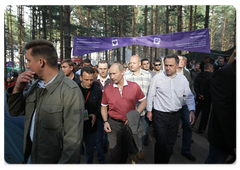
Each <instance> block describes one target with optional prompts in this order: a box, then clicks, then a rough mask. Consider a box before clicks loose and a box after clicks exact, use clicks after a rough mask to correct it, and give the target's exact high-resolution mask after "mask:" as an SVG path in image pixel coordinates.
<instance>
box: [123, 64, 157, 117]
mask: <svg viewBox="0 0 240 170" xmlns="http://www.w3.org/2000/svg"><path fill="white" fill-rule="evenodd" d="M124 78H125V79H126V80H127V81H132V82H135V83H137V84H138V85H139V86H140V87H141V89H142V91H143V93H144V95H145V96H146V97H147V95H148V89H149V87H150V84H151V80H152V76H151V73H149V72H148V71H145V70H143V69H141V68H140V73H139V75H135V73H134V72H133V71H131V70H128V71H126V72H125V73H124ZM139 104H140V103H139V102H138V103H137V105H136V107H138V106H139ZM145 111H146V110H143V112H142V113H141V114H140V116H144V115H145Z"/></svg>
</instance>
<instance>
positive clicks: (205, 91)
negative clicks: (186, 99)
mask: <svg viewBox="0 0 240 170" xmlns="http://www.w3.org/2000/svg"><path fill="white" fill-rule="evenodd" d="M211 77H212V73H210V72H208V71H203V72H201V73H198V75H197V76H196V77H195V81H194V90H195V93H196V96H199V95H203V97H204V98H211V94H210V80H211Z"/></svg>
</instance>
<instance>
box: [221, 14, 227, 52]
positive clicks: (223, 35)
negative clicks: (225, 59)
mask: <svg viewBox="0 0 240 170" xmlns="http://www.w3.org/2000/svg"><path fill="white" fill-rule="evenodd" d="M226 23H227V12H226V10H225V14H224V23H223V31H222V48H221V50H222V51H225V30H226Z"/></svg>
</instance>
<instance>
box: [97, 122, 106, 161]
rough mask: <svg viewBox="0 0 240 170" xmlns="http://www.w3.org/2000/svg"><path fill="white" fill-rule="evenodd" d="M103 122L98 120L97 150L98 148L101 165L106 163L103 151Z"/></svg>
mask: <svg viewBox="0 0 240 170" xmlns="http://www.w3.org/2000/svg"><path fill="white" fill-rule="evenodd" d="M103 135H104V130H103V120H102V119H97V131H96V148H97V158H98V161H99V163H105V153H104V150H103V146H104V145H103Z"/></svg>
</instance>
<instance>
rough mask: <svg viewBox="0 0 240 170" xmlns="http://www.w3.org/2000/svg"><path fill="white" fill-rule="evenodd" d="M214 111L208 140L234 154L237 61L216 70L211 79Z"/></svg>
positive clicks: (218, 147) (220, 148)
mask: <svg viewBox="0 0 240 170" xmlns="http://www.w3.org/2000/svg"><path fill="white" fill-rule="evenodd" d="M211 97H212V113H211V117H210V122H209V129H208V140H209V142H210V143H211V144H212V145H213V146H214V147H215V148H217V149H219V150H221V151H223V152H225V153H227V154H234V150H233V149H234V148H236V61H234V62H233V63H232V64H229V65H227V66H225V67H224V68H222V69H219V70H218V71H216V72H215V73H214V75H213V77H212V80H211Z"/></svg>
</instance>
